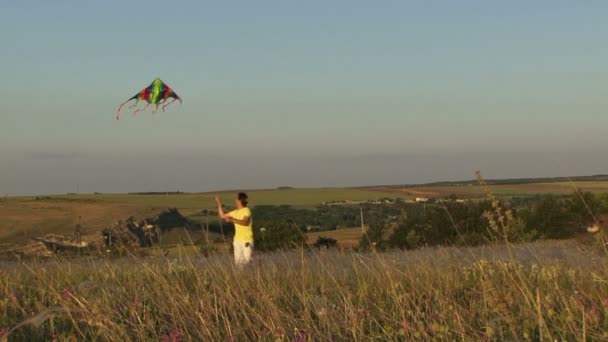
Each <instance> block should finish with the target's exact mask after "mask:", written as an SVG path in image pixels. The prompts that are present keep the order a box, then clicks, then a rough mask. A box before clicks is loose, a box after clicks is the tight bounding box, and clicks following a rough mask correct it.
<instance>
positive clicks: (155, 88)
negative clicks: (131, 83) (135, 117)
mask: <svg viewBox="0 0 608 342" xmlns="http://www.w3.org/2000/svg"><path fill="white" fill-rule="evenodd" d="M170 98H171V99H173V100H172V101H171V102H169V103H167V104H164V103H165V102H167V100H168V99H170ZM132 100H136V101H135V103H134V104H133V105H132V106H131V107H129V109H131V108H135V107H136V106H137V104H138V103H139V101H146V102H147V103H146V105H145V106H144V107H142V108H139V109H136V110H135V111H134V112H133V114H137V113H139V112H141V111H143V110H146V108H148V106H149V105H150V104H153V105H156V108H154V112H157V111H158V106H160V105H162V104H164V105H163V106H162V110H163V112H164V111H165V107H167V106H168V105H170V104H172V103H173V102H175V101H176V100H179V102H180V103H182V99H181V98H180V97H179V96H178V95H177V94H176V93H175V92H174V91H173V89H171V87H169V86H168V85H167V84H165V82H163V81H161V80H160V78H157V79H155V80H154V81H152V83H150V85H149V86H147V87H146V88H144V89H142V90H141V91H140V92H139V93H137V94H135V96H133V97H132V98H130V99H128V100H127V101H125V102H123V103H121V104H120V106H118V109H117V110H116V120H118V118H119V116H120V110H121V109H122V106H124V105H125V104H127V102H129V101H132Z"/></svg>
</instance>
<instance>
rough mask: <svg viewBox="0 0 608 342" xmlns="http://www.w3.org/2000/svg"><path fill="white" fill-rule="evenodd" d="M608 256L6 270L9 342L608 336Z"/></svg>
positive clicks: (491, 255) (2, 318) (554, 248)
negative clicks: (236, 266) (239, 266)
mask: <svg viewBox="0 0 608 342" xmlns="http://www.w3.org/2000/svg"><path fill="white" fill-rule="evenodd" d="M607 293H608V259H606V258H605V257H604V256H598V255H597V254H595V253H593V252H592V251H590V250H587V249H585V248H583V245H581V244H579V243H577V242H573V241H561V242H554V241H553V242H551V241H549V242H542V243H535V244H531V245H521V246H517V247H512V248H508V247H506V246H491V247H484V248H475V249H455V248H438V249H422V250H417V251H411V252H387V253H381V254H375V253H339V252H337V251H318V252H315V251H314V250H313V251H305V250H295V251H290V252H283V253H276V254H261V255H256V256H255V260H254V263H253V264H252V265H249V266H248V267H247V268H246V269H244V270H240V271H239V270H238V269H236V268H235V267H234V266H233V265H232V261H231V259H230V258H229V257H228V256H225V255H218V256H214V257H209V258H203V257H201V256H197V255H192V254H189V253H184V254H183V255H182V256H177V257H169V258H165V257H153V258H146V259H140V258H137V257H128V258H123V259H119V260H113V261H109V260H107V261H104V260H99V259H96V260H92V259H91V260H82V261H76V262H65V261H64V262H48V263H40V264H36V263H34V264H15V263H6V264H3V267H2V271H0V298H2V300H1V301H0V336H2V335H5V336H6V334H10V335H9V340H13V339H14V340H36V339H40V338H42V339H46V340H100V341H127V340H156V341H189V340H196V341H209V340H213V341H218V340H219V341H228V340H232V341H243V340H256V341H313V340H334V341H352V340H378V341H387V340H407V341H409V340H459V341H479V340H480V341H502V340H531V341H541V340H542V341H544V340H550V341H553V340H559V341H574V340H578V341H591V340H595V341H599V340H606V339H608V333H607V332H608V297H607V295H606V294H607Z"/></svg>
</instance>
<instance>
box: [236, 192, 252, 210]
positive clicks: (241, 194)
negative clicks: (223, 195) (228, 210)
mask: <svg viewBox="0 0 608 342" xmlns="http://www.w3.org/2000/svg"><path fill="white" fill-rule="evenodd" d="M238 199H239V202H241V204H242V205H243V207H246V206H247V200H248V199H249V197H247V194H246V193H244V192H239V196H238Z"/></svg>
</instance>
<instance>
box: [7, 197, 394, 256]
mask: <svg viewBox="0 0 608 342" xmlns="http://www.w3.org/2000/svg"><path fill="white" fill-rule="evenodd" d="M234 194H235V193H234V192H224V193H220V194H219V195H220V196H221V197H222V199H223V201H224V203H225V204H226V205H228V206H233V205H234V203H233V198H234ZM249 196H250V198H251V204H252V205H253V206H255V205H262V204H269V205H279V204H288V205H294V206H302V207H313V206H316V205H319V204H320V203H322V202H328V201H344V200H353V201H362V200H370V199H371V200H373V199H377V198H380V197H395V195H390V194H388V195H387V194H383V193H379V192H376V191H370V190H363V189H282V190H256V191H250V192H249ZM213 197H214V194H213V193H197V194H170V195H127V194H98V195H59V196H40V197H19V198H4V199H0V217H1V218H2V219H1V220H0V241H1V242H2V243H4V244H7V243H15V242H23V241H27V240H28V239H29V238H30V237H35V236H41V235H44V234H47V233H58V234H72V233H73V232H74V228H75V226H76V224H78V222H80V223H81V225H82V232H83V234H85V235H87V234H98V233H99V231H100V230H101V229H102V228H104V227H107V226H109V225H110V224H111V223H113V222H115V221H117V220H119V219H125V218H127V217H129V216H134V217H147V216H151V215H153V214H155V213H158V212H160V211H161V210H163V209H166V208H168V207H175V208H178V209H179V210H180V212H181V213H182V214H183V215H185V216H191V217H192V218H193V219H200V217H199V216H197V215H196V213H197V212H200V211H201V210H203V209H215V202H214V200H213ZM0 247H1V245H0Z"/></svg>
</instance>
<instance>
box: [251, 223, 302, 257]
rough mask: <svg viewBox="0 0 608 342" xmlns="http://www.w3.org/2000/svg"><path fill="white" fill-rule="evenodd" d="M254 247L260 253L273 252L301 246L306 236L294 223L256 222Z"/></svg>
mask: <svg viewBox="0 0 608 342" xmlns="http://www.w3.org/2000/svg"><path fill="white" fill-rule="evenodd" d="M253 236H254V239H255V241H254V245H255V249H256V250H259V251H273V250H278V249H289V248H294V247H298V246H301V245H302V244H303V243H304V240H305V235H304V232H302V230H301V229H300V228H299V227H298V226H297V225H295V224H294V223H293V222H287V221H283V222H276V221H267V222H256V224H255V226H254V235H253Z"/></svg>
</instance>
